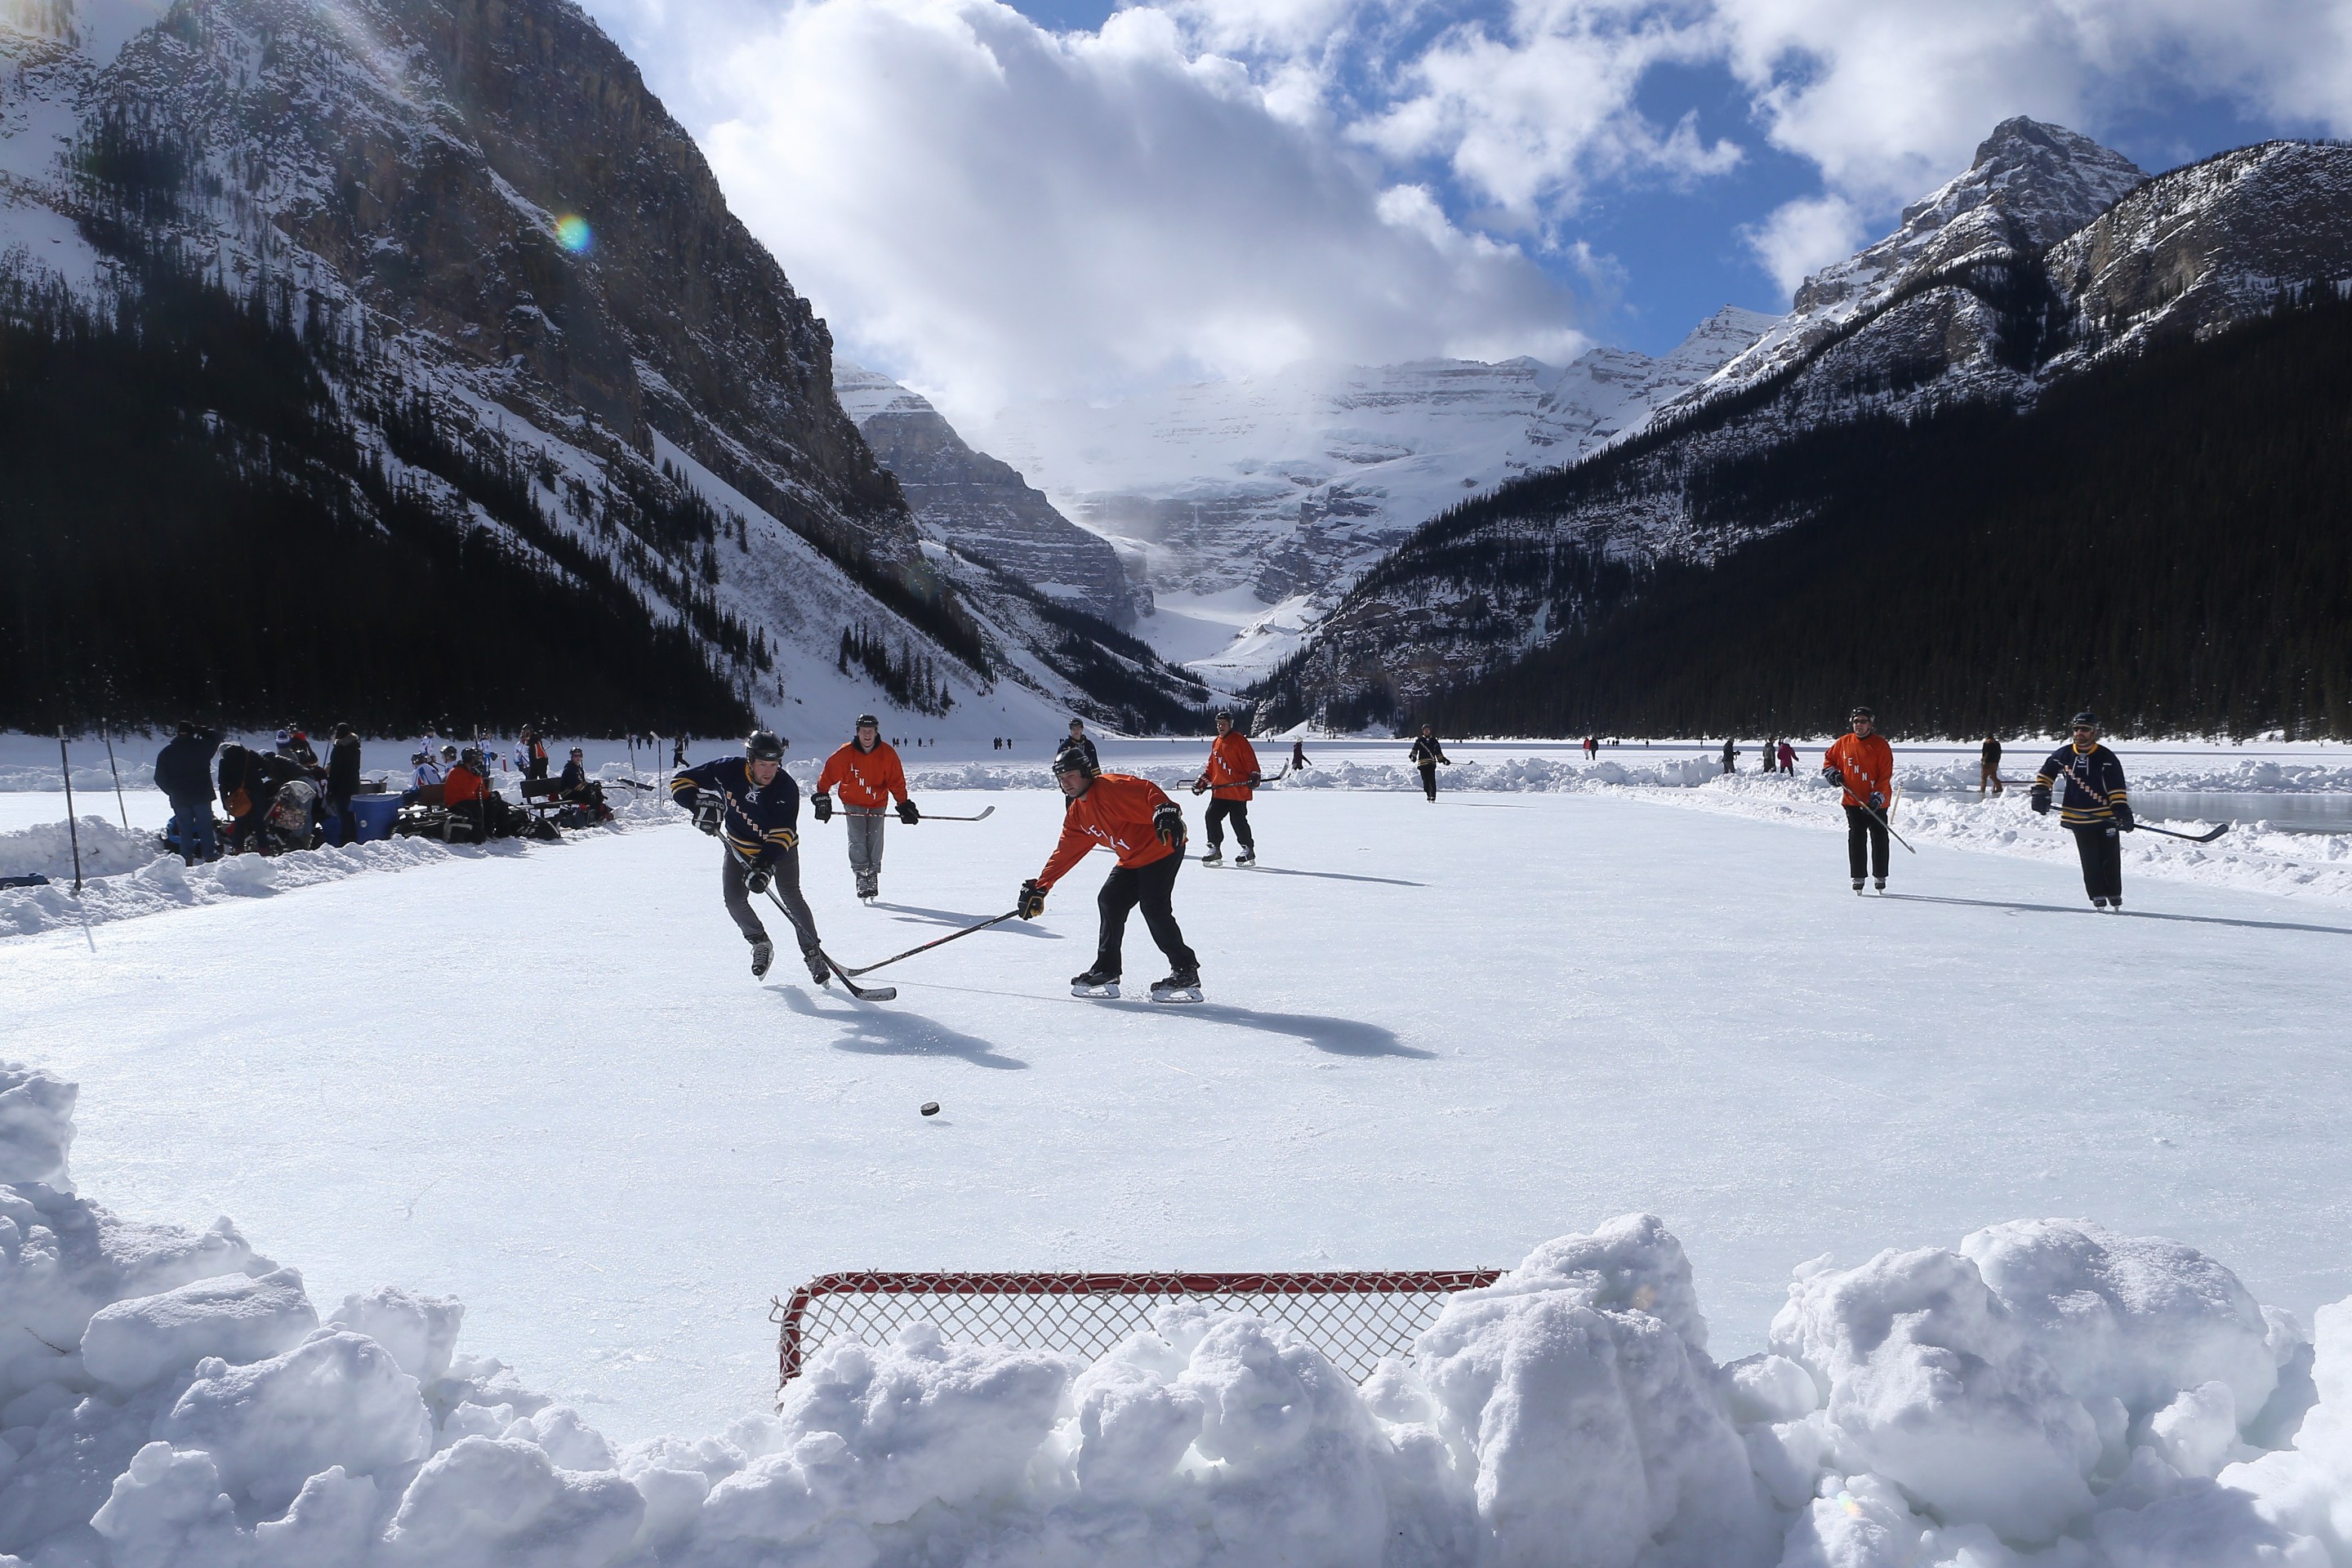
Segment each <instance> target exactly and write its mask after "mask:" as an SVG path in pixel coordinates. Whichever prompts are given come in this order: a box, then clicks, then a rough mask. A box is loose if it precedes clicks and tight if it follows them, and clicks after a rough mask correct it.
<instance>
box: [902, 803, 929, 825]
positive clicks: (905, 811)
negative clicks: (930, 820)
mask: <svg viewBox="0 0 2352 1568" xmlns="http://www.w3.org/2000/svg"><path fill="white" fill-rule="evenodd" d="M898 820H899V821H901V822H903V823H905V824H906V825H907V826H909V827H912V826H915V824H917V823H919V822H920V821H922V820H923V814H922V813H921V812H919V811H917V810H916V809H915V803H914V802H913V801H911V800H902V801H900V802H899V803H898Z"/></svg>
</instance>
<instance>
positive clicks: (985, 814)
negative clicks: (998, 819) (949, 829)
mask: <svg viewBox="0 0 2352 1568" xmlns="http://www.w3.org/2000/svg"><path fill="white" fill-rule="evenodd" d="M995 815H996V807H994V806H992V805H987V806H982V807H981V810H980V815H979V816H953V815H951V814H949V813H945V812H930V811H927V812H925V813H923V815H922V816H919V817H918V818H916V820H917V821H918V822H984V821H986V820H987V819H988V818H989V817H992V816H995ZM858 973H865V972H864V971H863V970H860V971H859V972H858Z"/></svg>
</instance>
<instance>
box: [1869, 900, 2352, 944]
mask: <svg viewBox="0 0 2352 1568" xmlns="http://www.w3.org/2000/svg"><path fill="white" fill-rule="evenodd" d="M1885 897H1886V898H1889V899H1899V900H1902V901H1904V902H1905V903H1910V904H1965V905H1967V906H1968V907H1969V909H1972V910H2022V911H2023V912H2025V913H2027V914H2036V915H2096V916H2098V917H2099V919H2101V920H2103V921H2104V920H2113V919H2114V918H2115V917H2114V916H2113V915H2110V914H2107V913H2106V912H2105V911H2104V910H2095V909H2093V908H2091V907H2090V906H2089V905H2088V904H2021V903H2013V902H2011V901H2010V900H2006V899H1951V898H1941V897H1937V896H1935V895H1933V894H1928V893H1888V894H1885ZM2124 918H2125V919H2126V920H2136V921H2180V922H2181V923H2183V924H2185V925H2200V926H2243V927H2245V928H2246V929H2247V930H2248V931H2317V932H2318V933H2320V934H2321V935H2322V936H2352V927H2345V926H2315V925H2308V924H2305V923H2304V922H2303V921H2241V920H2231V918H2230V917H2229V916H2227V915H2176V914H2171V913H2168V912H2167V911H2165V910H2125V911H2124Z"/></svg>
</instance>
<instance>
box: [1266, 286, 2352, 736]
mask: <svg viewBox="0 0 2352 1568" xmlns="http://www.w3.org/2000/svg"><path fill="white" fill-rule="evenodd" d="M2314 295H2315V300H2314V299H2313V298H2312V297H2311V296H2306V297H2305V302H2303V303H2300V304H2294V305H2286V306H2282V308H2280V309H2279V310H2275V311H2274V312H2273V313H2272V314H2271V315H2269V316H2267V317H2265V318H2263V319H2261V320H2259V321H2253V322H2252V323H2249V324H2247V325H2245V326H2242V327H2240V328H2238V329H2236V330H2234V331H2231V332H2228V333H2226V334H2223V335H2221V336H2220V337H2218V338H2215V339H2212V340H2210V341H2208V342H2201V343H2200V342H2185V341H2174V342H2165V343H2161V344H2158V345H2156V346H2154V347H2151V348H2150V349H2148V350H2147V352H2145V353H2141V354H2139V355H2137V356H2136V357H2133V358H2130V359H2126V360H2120V361H2118V362H2116V363H2110V364H2108V365H2105V366H2104V367H2101V368H2099V369H2097V370H2095V371H2093V372H2091V373H2089V374H2084V375H2083V376H2080V377H2078V378H2075V379H2074V380H2070V381H2067V382H2064V383H2061V384H2058V385H2056V386H2053V387H2052V388H2051V389H2050V390H2048V391H2047V392H2046V393H2044V394H2043V395H2042V398H2041V399H2040V401H2039V402H2038V403H2037V404H2036V405H2034V406H2033V407H2032V409H2031V410H2030V411H2029V412H2026V413H2023V414H2018V413H2013V412H2011V411H2010V410H2008V409H2006V408H2001V407H1993V406H1984V405H1969V406H1961V407H1958V408H1952V409H1948V410H1946V411H1944V412H1941V413H1939V414H1937V415H1935V416H1930V417H1927V418H1924V419H1919V420H1916V421H1915V422H1913V423H1911V424H1909V425H1906V424H1903V423H1901V422H1898V421H1895V420H1892V419H1876V420H1870V421H1865V422H1862V423H1856V424H1850V425H1844V426H1835V427H1832V428H1829V429H1824V430H1821V431H1817V432H1814V433H1812V434H1810V435H1807V436H1804V437H1800V438H1798V439H1795V440H1793V441H1790V442H1788V443H1787V444H1785V445H1782V446H1780V447H1776V448H1774V449H1772V450H1770V451H1769V452H1767V453H1765V454H1763V455H1761V456H1759V457H1753V458H1744V459H1740V460H1738V461H1732V462H1727V463H1722V464H1718V465H1717V466H1716V467H1714V468H1710V469H1707V470H1706V471H1704V472H1703V473H1701V474H1699V475H1696V476H1695V478H1694V483H1693V486H1692V492H1691V499H1692V505H1693V510H1694V512H1695V513H1696V521H1697V522H1698V523H1699V525H1700V526H1701V528H1703V529H1704V528H1707V527H1710V526H1714V527H1721V526H1723V525H1724V524H1725V523H1727V522H1729V521H1734V520H1741V519H1753V518H1758V517H1772V516H1780V517H1791V516H1793V517H1800V518H1802V519H1803V520H1804V521H1801V522H1798V523H1797V524H1795V525H1794V526H1791V527H1789V528H1786V529H1784V530H1783V531H1780V532H1777V533H1773V534H1769V535H1766V536H1764V537H1762V538H1760V539H1758V540H1756V541H1754V542H1750V543H1748V544H1746V545H1744V546H1742V547H1740V548H1738V549H1737V550H1734V551H1730V552H1726V553H1724V554H1723V555H1721V556H1719V557H1717V559H1716V560H1715V561H1714V562H1713V563H1711V564H1709V565H1706V566H1692V565H1684V564H1658V565H1647V566H1643V565H1633V564H1628V563H1624V562H1622V561H1616V560H1605V559H1602V558H1601V557H1599V556H1598V555H1592V556H1590V557H1589V558H1588V557H1587V556H1586V552H1581V551H1580V549H1579V548H1578V547H1577V546H1575V545H1573V544H1569V543H1548V544H1541V545H1535V544H1532V542H1531V543H1530V545H1529V546H1528V547H1531V548H1535V549H1538V550H1539V551H1540V552H1543V553H1544V554H1546V555H1547V556H1549V557H1551V559H1549V560H1547V561H1545V562H1543V563H1539V565H1540V568H1541V569H1542V570H1544V571H1547V572H1549V573H1550V574H1553V575H1554V576H1555V577H1556V578H1558V579H1559V580H1560V581H1562V582H1566V583H1570V584H1574V585H1575V587H1576V588H1577V589H1578V591H1579V592H1578V597H1579V598H1580V600H1581V608H1582V611H1583V615H1582V618H1581V620H1580V623H1579V624H1578V625H1577V626H1575V627H1574V628H1573V629H1571V630H1570V631H1568V632H1567V633H1565V634H1563V635H1562V636H1561V637H1559V638H1558V639H1557V640H1556V641H1554V642H1552V643H1550V644H1549V645H1548V646H1546V647H1541V648H1539V649H1538V650H1536V651H1534V652H1532V653H1531V654H1529V655H1528V656H1527V657H1526V658H1522V659H1520V660H1518V661H1517V662H1516V663H1513V664H1510V665H1507V666H1506V667H1504V668H1500V669H1499V670H1497V671H1496V672H1494V673H1492V674H1490V675H1487V676H1486V677H1484V678H1482V679H1475V680H1473V681H1469V682H1467V683H1465V684H1463V685H1460V686H1457V687H1455V688H1454V689H1450V690H1445V691H1443V692H1441V693H1440V694H1439V695H1438V696H1436V697H1435V698H1433V700H1430V701H1429V702H1428V703H1426V704H1424V705H1423V706H1422V707H1421V708H1420V709H1419V710H1417V711H1415V712H1412V713H1411V714H1404V713H1400V712H1397V711H1396V708H1395V703H1394V701H1393V699H1392V698H1391V697H1390V696H1389V694H1388V693H1386V692H1383V691H1378V690H1374V691H1370V692H1365V693H1360V694H1358V695H1357V696H1356V697H1354V698H1353V699H1352V700H1351V703H1350V705H1351V706H1352V707H1353V708H1354V709H1355V712H1354V713H1353V714H1342V713H1340V712H1339V707H1340V706H1341V705H1340V704H1334V706H1333V709H1332V710H1331V714H1330V718H1331V721H1334V722H1344V721H1346V720H1347V719H1348V718H1349V717H1353V718H1355V719H1357V720H1358V721H1368V720H1380V719H1390V718H1393V719H1394V720H1395V721H1398V722H1399V724H1400V725H1418V724H1419V723H1421V722H1422V721H1424V720H1428V721H1435V722H1436V723H1437V724H1438V725H1439V726H1440V727H1441V729H1442V730H1443V731H1445V732H1447V733H1456V734H1553V735H1569V734H1578V733H1583V732H1586V731H1594V732H1601V733H1620V732H1622V733H1631V734H1663V735H1674V734H1681V735H1691V734H1761V733H1800V734H1801V733H1809V732H1817V731H1823V730H1834V729H1835V728H1837V727H1838V725H1839V724H1840V723H1841V722H1842V721H1843V715H1844V714H1845V712H1846V710H1848V708H1850V707H1851V706H1852V705H1853V704H1854V703H1856V702H1865V703H1868V704H1870V705H1871V706H1873V707H1874V708H1875V709H1876V710H1877V711H1878V713H1879V715H1880V721H1881V723H1882V724H1883V725H1886V726H1889V727H1891V728H1893V729H1894V730H1895V731H1898V732H1902V733H1908V734H1914V735H1950V736H1967V735H1978V734H1984V733H1987V732H2000V733H2004V734H2009V733H2018V732H2029V731H2030V732H2039V731H2047V730H2049V729H2051V728H2052V727H2053V726H2054V725H2057V724H2059V723H2060V722H2061V721H2063V719H2064V718H2065V717H2066V716H2067V715H2069V714H2071V713H2073V712H2074V710H2077V709H2080V708H2084V707H2089V708H2093V709H2095V710H2098V711H2099V712H2100V713H2101V715H2102V716H2103V717H2104V718H2105V721H2106V722H2107V724H2108V725H2109V727H2110V729H2111V731H2114V732H2116V733H2124V734H2140V735H2158V734H2217V735H2228V736H2231V737H2234V738H2242V737H2245V736H2249V735H2253V734H2258V733H2262V732H2265V731H2284V733H2286V734H2287V735H2289V736H2290V737H2295V738H2306V737H2333V738H2344V737H2347V736H2352V305H2347V304H2345V303H2343V302H2341V301H2340V300H2339V299H2338V297H2337V296H2336V293H2335V291H2333V290H2327V289H2320V290H2315V291H2314ZM1608 456H1609V455H1607V454H1604V455H1603V460H1601V461H1596V462H1595V463H1594V464H1591V465H1586V466H1584V467H1589V468H1594V469H1606V468H1607V467H1608V464H1607V462H1606V460H1605V459H1606V458H1608ZM1578 477H1579V476H1578V475H1577V472H1576V470H1573V469H1571V470H1567V471H1565V472H1564V473H1562V474H1560V475H1547V476H1541V477H1531V479H1529V480H1528V481H1526V483H1527V484H1528V485H1531V486H1532V485H1549V486H1552V487H1554V488H1558V487H1559V485H1560V484H1561V483H1562V482H1563V481H1566V482H1568V483H1570V484H1573V483H1574V482H1575V480H1576V479H1577V478H1578ZM1594 482H1601V483H1607V482H1609V480H1608V477H1607V475H1606V473H1605V472H1603V473H1601V474H1599V475H1598V476H1597V477H1596V479H1595V481H1594ZM1510 499H1511V498H1509V497H1508V496H1507V495H1505V494H1502V493H1498V495H1497V496H1496V498H1495V501H1494V502H1493V503H1490V504H1507V502H1508V501H1509V500H1510ZM1407 548H1408V549H1411V548H1412V546H1410V545H1409V546H1408V547H1407ZM1277 695H1280V694H1277ZM1290 702H1291V703H1292V704H1293V705H1295V704H1296V702H1297V696H1296V695H1295V694H1290ZM1275 706H1276V715H1275V716H1276V721H1283V720H1284V719H1285V718H1286V717H1287V715H1286V714H1284V713H1283V712H1282V711H1281V710H1282V708H1283V706H1284V704H1283V703H1282V702H1281V701H1280V700H1277V702H1276V705H1275ZM1401 732H1402V731H1401Z"/></svg>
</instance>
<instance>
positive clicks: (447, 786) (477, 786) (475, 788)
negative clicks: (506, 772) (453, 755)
mask: <svg viewBox="0 0 2352 1568" xmlns="http://www.w3.org/2000/svg"><path fill="white" fill-rule="evenodd" d="M489 793H490V786H489V785H488V783H486V782H485V781H484V780H483V778H482V775H481V774H479V773H476V772H475V771H474V770H473V769H471V768H469V767H467V766H466V765H464V764H463V763H460V764H458V765H457V767H454V768H451V769H450V770H449V776H448V777H447V778H446V779H445V780H443V781H442V784H441V804H442V805H465V804H466V803H467V801H469V800H479V799H481V798H482V797H483V796H484V795H488V794H489Z"/></svg>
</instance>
